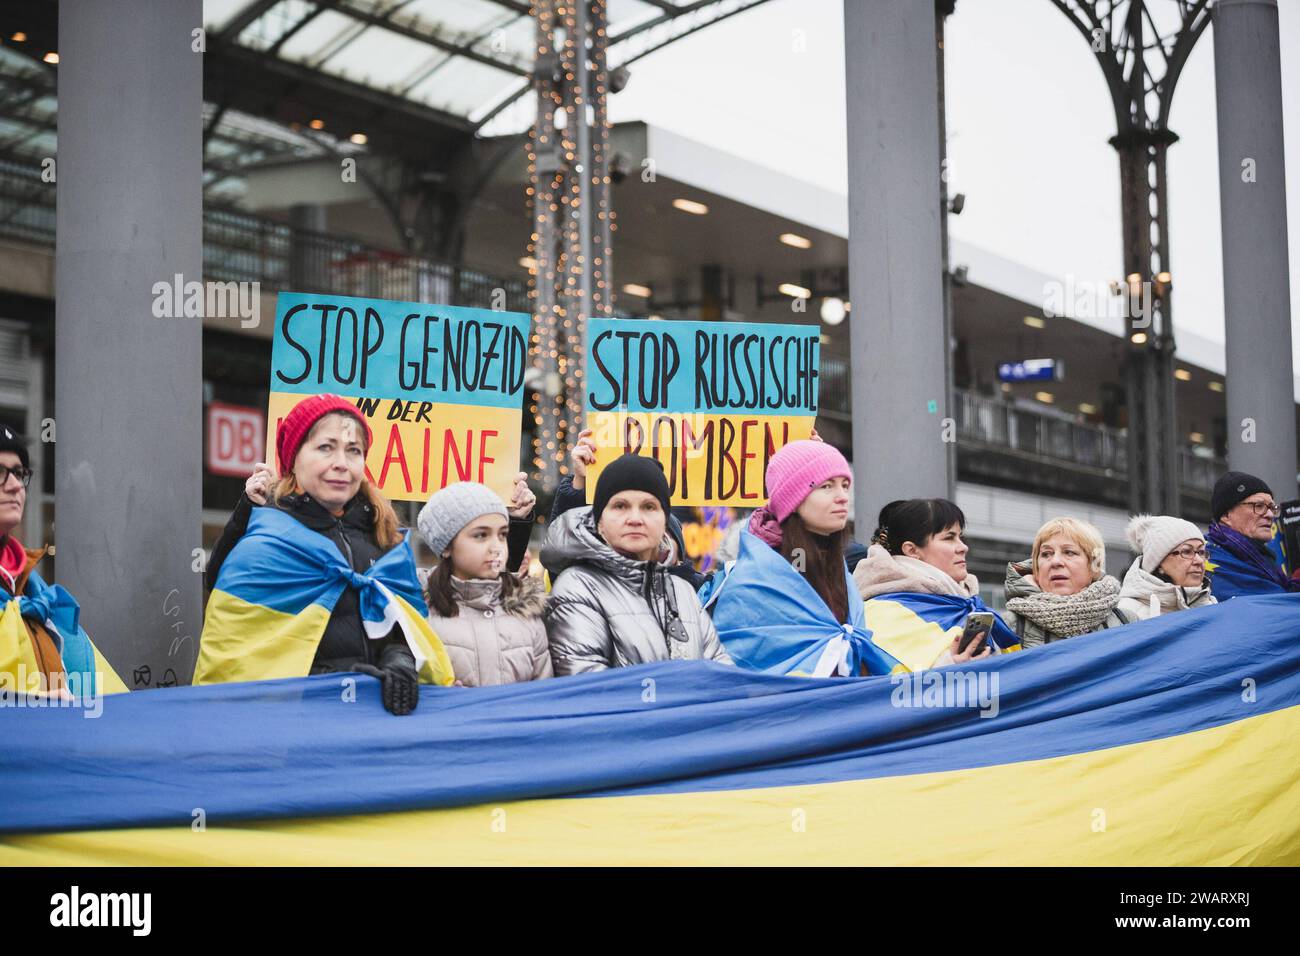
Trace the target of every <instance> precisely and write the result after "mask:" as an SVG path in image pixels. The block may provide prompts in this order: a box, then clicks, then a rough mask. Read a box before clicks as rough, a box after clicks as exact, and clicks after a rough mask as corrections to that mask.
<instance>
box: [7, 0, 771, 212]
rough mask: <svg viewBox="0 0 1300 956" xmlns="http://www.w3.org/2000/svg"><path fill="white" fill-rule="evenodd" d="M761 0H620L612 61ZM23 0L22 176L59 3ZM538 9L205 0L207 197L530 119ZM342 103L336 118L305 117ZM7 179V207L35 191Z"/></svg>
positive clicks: (47, 142)
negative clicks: (288, 171) (295, 168)
mask: <svg viewBox="0 0 1300 956" xmlns="http://www.w3.org/2000/svg"><path fill="white" fill-rule="evenodd" d="M763 2H765V0H609V2H608V8H607V9H608V17H609V48H608V66H609V69H610V70H614V69H617V68H618V67H620V66H627V65H628V64H630V63H632V62H633V61H635V60H637V59H639V58H640V57H643V56H646V55H647V54H649V53H652V52H653V51H655V50H657V49H659V48H661V47H663V46H666V45H667V44H669V43H671V42H673V41H674V40H676V39H678V38H680V37H683V36H686V35H688V34H690V33H694V32H695V31H697V30H700V29H702V28H704V27H706V26H708V25H710V24H712V23H717V22H718V21H720V20H723V19H726V18H727V17H730V16H732V15H734V14H737V13H741V12H743V11H745V10H748V9H751V8H753V7H755V6H758V5H759V4H761V3H763ZM21 6H22V9H18V8H9V9H8V10H7V11H6V13H5V14H4V15H3V16H2V17H0V21H2V22H0V34H2V35H0V163H4V164H6V169H7V170H8V171H9V172H10V173H11V174H12V176H14V177H17V179H22V178H24V177H26V178H30V177H31V176H32V174H33V172H34V173H35V175H37V176H39V170H40V163H41V162H42V161H43V160H44V159H45V158H46V157H52V156H55V155H56V153H57V145H58V144H57V130H56V116H57V110H58V100H57V75H58V65H57V63H58V57H57V45H58V36H57V4H56V3H55V2H53V0H43V2H42V0H35V2H32V3H30V4H25V5H21ZM530 10H531V7H530V4H529V3H528V2H525V0H204V3H203V21H204V27H205V30H206V34H207V53H206V56H205V66H204V69H205V73H204V93H205V99H208V100H210V101H211V102H205V104H204V115H203V128H204V177H203V182H204V195H205V201H206V202H207V203H209V204H210V205H214V206H229V205H232V204H234V203H236V202H238V200H239V199H240V197H241V196H242V195H243V193H244V189H245V184H244V180H243V177H242V175H241V173H242V172H243V171H245V170H247V169H250V168H252V167H254V166H261V165H264V164H267V163H274V162H279V161H288V160H301V159H312V158H320V157H326V156H334V157H338V156H340V155H344V156H345V155H348V154H349V153H356V152H362V151H366V150H376V151H378V152H380V153H384V152H391V153H396V152H398V151H399V150H400V149H406V150H407V154H406V155H408V156H410V155H415V156H416V158H417V159H419V160H420V162H422V163H423V164H424V165H426V166H428V165H430V164H432V165H436V164H437V162H438V157H439V156H440V153H439V150H440V149H441V148H443V147H445V146H446V144H448V143H453V142H456V141H463V140H464V139H465V138H466V137H476V136H484V137H487V136H498V135H505V134H510V133H518V132H521V131H523V130H526V129H527V128H528V127H529V126H530V125H531V124H532V122H533V119H534V117H535V113H536V102H535V97H533V96H532V95H531V91H532V72H533V66H534V54H535V45H536V25H535V22H534V20H533V17H532V15H531V12H530ZM332 110H333V111H335V115H336V117H337V119H336V121H335V122H331V123H325V122H323V121H322V122H315V121H310V120H309V119H308V117H314V116H317V115H327V114H328V113H329V112H330V111H332ZM362 131H365V132H366V133H368V135H359V134H361V133H362ZM367 144H368V145H367ZM10 185H11V186H12V187H13V188H6V189H4V190H3V191H2V192H3V194H2V195H0V207H3V208H0V216H3V215H5V209H6V208H10V207H12V205H13V204H14V203H20V204H22V205H26V202H27V201H26V200H25V199H24V196H26V194H27V191H24V190H21V189H19V188H17V182H16V180H14V179H11V182H10ZM30 191H31V192H34V193H35V192H39V190H30ZM50 211H51V213H52V209H51V210H50Z"/></svg>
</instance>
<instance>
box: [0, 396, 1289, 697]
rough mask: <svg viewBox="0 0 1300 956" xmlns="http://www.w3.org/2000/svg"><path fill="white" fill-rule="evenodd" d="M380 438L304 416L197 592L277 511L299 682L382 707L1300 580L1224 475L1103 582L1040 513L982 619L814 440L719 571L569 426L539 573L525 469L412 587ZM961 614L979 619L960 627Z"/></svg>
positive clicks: (452, 534)
mask: <svg viewBox="0 0 1300 956" xmlns="http://www.w3.org/2000/svg"><path fill="white" fill-rule="evenodd" d="M370 440H371V436H370V432H369V428H368V426H367V425H366V422H365V420H364V418H363V417H362V416H361V415H360V414H359V413H358V412H357V410H356V408H355V407H354V406H353V405H352V404H351V403H349V402H347V401H346V400H344V399H341V398H339V397H337V396H315V397H312V398H308V399H305V400H303V401H302V402H300V403H299V404H298V405H297V406H296V407H295V408H294V409H293V410H292V411H291V412H290V413H289V415H288V416H287V417H286V418H285V419H284V421H283V422H282V423H281V425H280V427H279V430H278V432H277V439H276V447H277V454H278V459H279V462H278V463H279V469H278V472H277V471H273V470H271V469H270V468H268V467H264V466H259V468H258V469H256V470H255V472H254V474H253V475H252V476H251V477H250V478H249V479H248V482H247V483H246V486H245V492H244V494H243V495H242V496H241V498H240V500H239V502H238V504H237V505H236V507H235V510H234V513H233V514H232V516H231V519H230V522H229V523H228V525H227V527H226V529H225V531H224V532H223V534H222V537H221V540H220V541H219V542H218V544H217V546H216V547H215V548H214V549H213V554H212V559H211V561H210V563H209V567H208V583H209V586H210V587H212V586H215V587H216V588H217V589H218V592H220V591H222V590H223V582H228V581H231V580H234V579H235V578H238V577H239V576H240V575H243V576H245V577H247V575H248V574H249V571H248V569H247V566H248V565H249V564H250V560H249V557H248V555H249V554H256V553H257V547H258V546H259V545H258V543H259V542H261V546H262V547H263V548H264V547H265V540H266V538H267V535H268V529H270V531H271V532H272V533H274V528H275V527H278V528H280V529H281V531H282V532H283V529H284V528H286V527H287V526H286V525H284V524H283V521H284V518H283V517H280V518H275V519H274V521H280V522H281V524H279V525H274V521H273V520H272V518H271V513H274V514H275V515H280V516H287V517H288V518H289V519H292V522H293V523H294V526H295V527H300V528H303V529H306V530H307V531H308V532H312V533H314V535H315V536H316V538H314V539H313V540H316V539H319V541H318V544H319V546H320V547H323V548H328V549H332V552H337V555H336V556H335V557H333V558H331V559H330V560H320V561H317V563H316V565H312V567H316V570H315V571H314V572H310V573H311V574H316V575H317V576H321V577H323V578H328V579H331V580H332V581H333V585H334V586H335V587H337V586H338V584H339V581H340V580H341V581H342V585H343V586H342V590H341V592H340V593H339V594H338V598H337V600H336V601H335V602H334V603H333V604H332V605H331V610H330V613H329V619H328V622H326V623H325V625H324V626H323V628H322V629H321V633H320V634H319V638H318V640H316V641H315V642H314V643H312V644H311V647H310V658H309V659H308V660H305V661H302V662H300V663H301V666H300V670H301V672H302V673H304V674H306V673H311V674H316V673H333V672H343V671H359V672H361V673H369V674H372V675H374V676H376V677H378V678H379V679H380V680H381V682H382V683H383V699H384V702H385V706H387V707H388V708H389V709H390V710H392V711H393V712H394V713H407V712H409V711H410V710H412V709H414V707H415V705H416V702H417V701H418V697H419V684H420V683H421V682H424V683H439V684H451V683H453V682H454V683H455V684H456V685H457V686H462V687H476V686H489V685H495V684H506V683H517V682H524V681H533V680H541V679H546V678H550V677H552V676H560V677H563V676H567V675H573V674H581V673H585V672H590V671H598V670H604V669H607V668H614V667H624V666H630V665H635V664H643V663H649V662H656V661H715V662H719V663H723V664H733V663H734V664H735V665H738V666H739V667H742V668H748V669H754V670H761V671H764V672H767V673H778V674H806V675H810V676H837V677H847V676H861V675H870V674H883V673H890V672H892V671H895V670H898V669H908V670H915V669H924V668H930V667H944V666H950V665H964V664H968V663H971V662H975V661H983V660H988V659H990V658H992V657H993V656H994V655H997V654H999V653H1002V652H1003V651H1005V650H1014V649H1016V648H1017V647H1023V648H1027V649H1028V648H1034V647H1037V646H1039V645H1042V644H1049V643H1052V642H1055V641H1058V640H1062V639H1065V638H1071V637H1077V636H1080V635H1085V634H1092V633H1095V632H1099V631H1106V630H1111V629H1114V628H1119V627H1123V626H1124V625H1126V624H1128V623H1129V622H1130V621H1135V620H1139V619H1146V618H1150V617H1154V616H1157V615H1161V614H1168V613H1172V612H1176V611H1183V610H1189V609H1195V608H1200V607H1204V606H1207V605H1210V604H1213V603H1215V601H1216V598H1217V599H1218V600H1224V599H1225V598H1227V597H1230V596H1233V595H1235V594H1248V593H1267V592H1271V591H1286V590H1295V589H1297V588H1300V585H1297V584H1296V583H1294V582H1292V581H1289V580H1288V579H1287V578H1286V576H1285V575H1284V574H1283V573H1282V572H1281V570H1280V569H1279V568H1278V566H1277V562H1276V559H1275V558H1274V556H1273V554H1272V552H1271V551H1270V550H1269V549H1268V547H1267V544H1266V542H1267V541H1269V540H1270V539H1271V537H1272V519H1273V517H1275V516H1276V514H1277V506H1276V504H1275V503H1274V502H1273V500H1272V495H1271V492H1270V491H1269V489H1268V487H1267V486H1266V485H1265V484H1264V483H1263V482H1262V481H1260V480H1259V479H1257V478H1254V477H1252V476H1249V475H1244V474H1241V473H1236V472H1230V473H1228V474H1226V475H1224V477H1223V479H1221V480H1220V482H1219V484H1218V485H1217V486H1216V488H1215V492H1214V498H1213V510H1214V514H1215V521H1214V523H1213V524H1212V525H1211V526H1210V529H1209V534H1208V535H1204V534H1202V533H1201V531H1200V529H1199V528H1197V527H1196V525H1194V524H1192V523H1191V522H1189V521H1186V520H1184V519H1182V518H1178V517H1174V516H1168V515H1154V516H1153V515H1138V516H1136V517H1134V518H1133V519H1132V520H1131V522H1130V524H1129V527H1128V537H1129V541H1130V544H1131V545H1132V547H1133V549H1134V552H1135V553H1136V554H1137V557H1136V558H1135V560H1134V561H1133V564H1132V565H1131V567H1129V569H1128V571H1127V573H1126V574H1125V575H1124V583H1123V585H1121V584H1120V582H1119V581H1117V580H1116V579H1115V578H1114V577H1111V576H1109V575H1107V574H1106V569H1105V546H1104V544H1103V541H1102V537H1101V534H1100V533H1099V532H1098V531H1097V529H1096V528H1094V527H1093V526H1092V525H1091V524H1089V523H1087V522H1086V521H1082V520H1079V519H1077V518H1073V517H1069V516H1062V517H1058V518H1054V519H1052V520H1051V521H1048V522H1047V523H1046V524H1044V525H1043V526H1042V527H1041V528H1040V529H1039V530H1038V533H1037V534H1036V535H1035V537H1034V541H1033V546H1032V550H1031V552H1030V556H1029V559H1028V560H1027V561H1019V562H1012V563H1010V564H1009V565H1008V566H1007V577H1006V598H1007V600H1006V610H1005V611H1004V612H1003V613H1002V615H997V614H993V613H992V612H991V611H990V610H989V609H988V608H987V607H985V605H984V604H983V603H982V602H981V600H980V598H979V582H978V581H977V580H976V578H975V576H974V575H973V574H971V573H970V571H969V568H968V566H967V556H968V553H969V546H968V545H967V543H966V541H965V529H966V518H965V515H964V514H963V513H962V511H961V509H960V508H959V507H958V506H957V505H956V504H954V503H953V502H951V501H948V500H946V499H941V498H917V499H904V500H898V501H892V502H890V503H889V504H887V505H885V507H884V508H882V509H881V512H880V515H879V520H878V526H877V529H876V532H875V534H874V535H873V536H872V539H871V542H870V545H869V546H868V547H865V548H864V547H863V546H861V545H858V544H856V543H855V542H854V541H853V540H852V536H851V534H850V532H849V530H848V513H849V501H850V495H851V490H852V481H853V477H852V470H851V468H850V466H849V464H848V462H847V461H846V460H845V459H844V456H843V455H842V454H840V452H839V451H838V450H836V449H835V448H834V447H832V446H830V445H828V444H826V443H825V442H823V441H821V440H820V438H819V437H818V436H817V435H816V433H815V432H814V433H813V436H812V438H811V439H808V440H799V441H794V442H791V443H789V444H787V445H786V446H784V447H783V448H781V449H780V450H779V451H777V452H776V453H775V454H773V455H772V457H771V459H770V461H769V462H768V466H767V470H766V474H765V486H766V489H767V493H768V500H767V503H766V504H765V505H763V506H762V507H760V508H758V509H757V510H756V511H754V512H753V514H752V515H751V516H750V517H749V519H748V521H747V522H745V523H744V526H743V528H742V529H741V531H740V535H739V546H738V550H737V552H736V557H735V559H734V560H730V561H727V562H726V563H725V564H724V565H722V567H721V568H720V569H719V570H718V571H716V572H715V573H714V574H712V575H704V574H701V573H700V572H698V571H697V570H696V569H695V567H694V565H693V563H692V562H691V560H690V557H689V556H688V555H687V554H686V549H685V545H684V541H683V535H682V528H681V523H680V522H679V521H678V519H677V518H676V517H675V516H673V514H672V508H671V498H670V489H669V483H668V479H667V476H666V475H665V474H664V471H663V467H662V465H661V464H660V463H659V462H658V461H657V460H656V459H654V458H651V457H644V456H640V455H636V454H626V455H623V456H622V457H619V458H616V459H614V460H612V461H610V462H609V463H608V464H607V465H606V466H605V467H604V468H603V469H602V470H601V471H600V472H599V475H598V476H597V477H596V480H595V487H594V489H593V488H589V487H588V477H589V469H590V468H591V467H592V466H594V465H595V463H596V445H595V442H594V440H593V438H592V432H591V431H590V430H586V431H583V432H581V433H580V434H579V436H578V440H577V441H576V442H575V445H574V448H573V450H572V457H571V462H572V474H571V475H570V476H566V477H565V478H564V479H563V480H562V482H561V484H560V487H559V488H558V489H557V492H556V495H555V499H554V506H553V509H552V512H551V516H550V522H549V527H548V528H547V531H546V534H545V540H544V544H543V546H542V549H541V555H540V564H541V569H543V570H544V571H545V574H546V580H545V581H544V580H543V577H542V575H541V574H538V573H536V569H534V574H531V575H530V574H527V573H524V572H522V571H521V570H520V567H521V565H522V564H523V561H524V556H525V553H526V550H527V546H528V536H529V531H530V530H531V528H532V527H533V517H532V511H533V505H534V502H535V498H534V496H533V494H532V492H531V491H530V490H529V489H528V487H527V483H526V481H525V476H524V475H523V474H522V473H521V474H520V475H519V476H518V480H517V482H516V487H515V490H514V494H513V497H512V500H511V501H510V502H509V503H508V504H507V503H506V502H504V501H502V499H501V498H500V497H498V496H497V494H496V493H494V492H493V491H492V490H491V489H489V488H487V487H486V486H484V485H481V484H476V483H473V482H460V483H456V484H453V485H450V486H448V487H447V488H444V489H442V490H440V491H438V492H436V493H435V494H434V495H433V496H432V497H431V498H430V499H429V500H428V502H427V503H426V504H425V505H424V506H423V508H422V509H421V511H420V513H419V518H418V520H417V522H416V525H417V529H418V532H419V535H420V537H421V538H422V539H423V540H424V542H425V544H426V545H427V546H428V548H429V550H430V551H431V552H432V554H433V556H434V560H435V565H434V566H433V567H432V568H426V569H421V570H419V571H416V570H415V569H414V557H413V553H412V552H411V550H410V546H409V544H408V543H407V542H406V539H405V537H404V535H405V531H404V530H403V529H400V528H399V527H398V521H397V517H396V514H395V512H394V511H393V508H392V506H391V505H390V504H389V503H388V502H387V501H386V500H385V499H384V497H383V495H382V494H380V492H379V490H378V489H377V488H376V487H374V486H373V485H372V484H371V483H370V482H369V481H368V480H367V479H366V477H365V467H364V463H365V455H366V452H367V450H368V449H369V445H370ZM11 457H12V458H13V461H12V462H10V461H9V458H11ZM0 468H3V469H5V470H6V477H5V480H4V482H3V485H2V486H0V513H3V509H4V507H5V501H6V499H5V497H4V496H5V495H12V494H16V493H17V489H18V485H20V484H21V483H22V481H23V480H24V478H25V477H26V476H27V475H28V474H29V471H28V470H26V463H25V460H24V461H20V460H19V459H18V457H17V453H16V452H12V451H6V450H5V446H4V444H3V442H0ZM588 494H591V497H592V503H591V504H590V505H588V504H586V498H587V496H588ZM259 512H265V513H266V514H264V515H262V516H261V517H259ZM19 514H20V515H21V511H19ZM273 525H274V527H272V526H273ZM0 530H3V529H2V528H0ZM289 537H292V535H289ZM15 547H16V545H15V543H14V542H13V541H12V539H11V538H2V539H0V570H3V571H4V572H5V574H4V578H5V579H6V580H5V581H4V582H3V583H5V584H6V585H7V586H8V587H9V589H10V590H11V591H12V589H13V587H14V583H15V576H14V575H13V574H12V573H11V572H10V570H9V564H11V563H12V564H14V566H15V567H19V566H20V564H21V562H18V560H17V550H15ZM1207 550H1208V560H1207ZM10 552H12V561H11V560H10ZM339 556H341V558H340V557H339ZM252 563H253V564H254V565H255V564H256V562H255V561H253V562H252ZM308 564H310V562H308ZM232 567H234V570H233V571H232V570H231V568H232ZM294 573H295V574H297V575H299V576H302V575H304V574H308V572H307V571H304V570H303V569H302V568H296V569H294ZM290 576H291V577H292V575H290ZM410 581H414V582H416V583H415V585H414V587H413V588H412V587H410V586H408V584H409V582H410ZM315 583H316V584H318V585H319V584H320V583H321V582H320V581H316V582H315ZM266 584H267V586H271V582H266ZM292 584H293V586H295V587H297V586H299V584H300V582H299V581H298V580H297V579H295V580H294V581H293V582H292ZM697 592H698V593H697ZM377 594H379V595H385V594H396V595H399V596H400V599H401V601H402V602H403V604H404V606H407V605H409V606H410V607H414V608H416V609H418V611H419V614H420V615H422V617H421V621H422V623H423V624H426V625H427V626H428V637H429V640H427V641H425V642H424V643H423V644H422V643H421V642H420V641H418V640H412V639H411V636H410V634H409V632H408V630H406V629H404V628H403V627H401V626H398V625H393V626H392V627H391V629H390V630H388V631H387V632H386V633H384V634H376V633H375V632H374V628H373V619H372V618H366V617H365V615H363V614H362V613H361V609H362V607H363V605H365V604H366V602H367V601H371V602H373V601H375V600H378V598H376V595H377ZM394 600H397V598H394ZM209 610H210V614H209V619H208V621H207V622H206V624H205V630H204V634H203V640H202V645H201V654H200V665H199V669H198V672H197V673H196V682H202V681H211V680H222V679H255V678H254V677H253V676H241V669H240V667H238V666H232V665H231V664H230V662H231V660H232V659H236V658H238V656H239V654H240V653H241V650H243V651H244V652H246V653H250V654H252V655H253V656H254V657H256V656H257V655H259V654H262V653H264V650H263V649H261V648H258V647H255V646H252V645H249V646H248V647H246V648H242V649H241V647H240V646H238V645H239V642H240V641H244V642H245V643H247V642H248V641H249V640H250V638H249V636H248V635H247V634H244V635H242V636H241V635H239V634H237V633H236V632H237V631H238V630H239V626H240V624H241V622H240V621H239V620H238V618H237V617H233V618H232V617H230V616H229V615H228V614H227V613H226V612H224V611H222V612H221V613H218V614H216V615H215V616H214V615H213V614H212V613H211V605H210V609H209ZM970 614H978V615H980V616H979V617H976V618H971V619H970V621H969V624H970V626H969V627H963V622H965V621H966V619H967V616H968V615H970ZM984 615H988V616H987V617H985V616H984ZM384 620H390V618H388V617H385V618H384ZM990 622H991V623H990ZM986 625H987V630H985V626H986ZM909 628H910V630H909ZM900 629H901V630H900ZM972 638H973V639H972ZM260 639H261V640H266V639H267V638H266V637H265V635H263V637H262V638H260ZM35 640H36V641H39V637H37V638H35ZM891 641H892V642H893V643H892V644H891ZM256 643H257V639H254V640H252V644H256ZM42 646H43V645H42ZM299 653H300V654H301V651H299ZM895 654H897V656H895ZM431 659H432V660H431ZM440 661H445V662H446V663H445V666H444V667H440V666H439V662H440Z"/></svg>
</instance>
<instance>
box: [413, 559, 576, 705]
mask: <svg viewBox="0 0 1300 956" xmlns="http://www.w3.org/2000/svg"><path fill="white" fill-rule="evenodd" d="M421 577H422V578H423V577H427V572H424V571H422V572H421ZM516 580H517V581H519V582H520V586H519V587H517V588H516V589H515V590H514V593H513V594H511V596H510V599H509V601H507V602H505V603H504V604H503V603H502V600H501V580H500V579H499V578H498V579H495V580H487V581H461V580H459V579H457V578H454V577H453V578H450V579H449V583H450V585H451V588H452V594H453V597H455V599H456V604H457V605H459V608H460V613H458V614H457V615H456V616H455V617H439V616H438V615H437V614H435V613H433V611H432V610H430V613H429V624H430V626H432V627H433V630H434V632H435V633H437V635H438V637H439V638H441V639H442V643H443V646H444V647H446V648H447V656H448V657H450V658H451V667H452V672H453V673H454V674H455V675H456V679H457V680H458V681H460V682H461V683H462V684H464V685H465V686H466V687H489V686H491V685H493V684H516V683H519V682H521V681H529V680H537V679H539V678H542V677H551V676H553V672H552V670H551V651H550V646H549V645H548V644H547V642H546V624H545V622H544V621H543V620H542V612H543V611H544V610H545V608H546V593H545V589H544V588H543V586H542V582H541V581H539V580H538V579H536V578H530V577H527V576H524V577H517V578H516ZM422 583H423V582H422Z"/></svg>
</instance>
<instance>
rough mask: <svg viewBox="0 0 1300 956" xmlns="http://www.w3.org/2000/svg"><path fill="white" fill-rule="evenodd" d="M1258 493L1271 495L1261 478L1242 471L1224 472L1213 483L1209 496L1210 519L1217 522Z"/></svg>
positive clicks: (1270, 489)
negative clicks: (1264, 492)
mask: <svg viewBox="0 0 1300 956" xmlns="http://www.w3.org/2000/svg"><path fill="white" fill-rule="evenodd" d="M1260 491H1266V492H1268V493H1269V494H1270V495H1272V494H1273V489H1272V488H1270V487H1269V486H1268V485H1267V484H1265V482H1264V479H1263V478H1256V477H1255V476H1254V475H1248V474H1246V473H1245V472H1244V471H1229V472H1225V473H1224V474H1223V476H1222V477H1221V478H1220V479H1219V480H1218V481H1216V482H1215V483H1214V492H1213V493H1212V494H1211V495H1210V517H1211V518H1213V519H1214V520H1215V521H1218V520H1219V519H1220V518H1222V517H1223V516H1224V515H1226V514H1227V513H1228V512H1229V511H1231V510H1232V509H1233V508H1235V507H1237V505H1239V504H1241V503H1242V502H1243V501H1245V500H1246V499H1247V498H1249V497H1250V496H1251V495H1253V494H1255V493H1257V492H1260Z"/></svg>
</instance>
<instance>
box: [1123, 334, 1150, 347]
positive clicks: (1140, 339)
mask: <svg viewBox="0 0 1300 956" xmlns="http://www.w3.org/2000/svg"><path fill="white" fill-rule="evenodd" d="M1128 338H1129V341H1130V342H1132V343H1133V344H1134V345H1146V344H1147V334H1146V333H1145V332H1134V333H1133V334H1132V335H1130V336H1129V337H1128Z"/></svg>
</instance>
